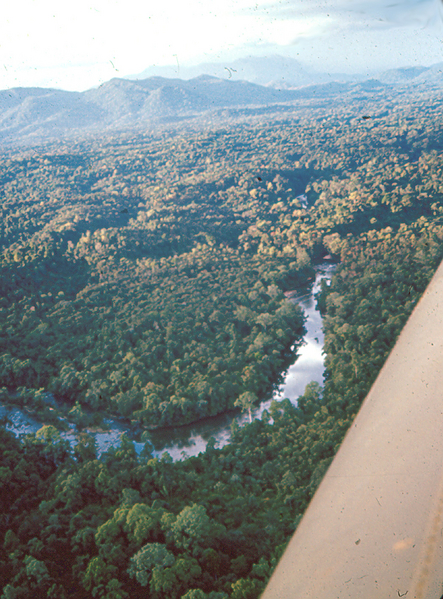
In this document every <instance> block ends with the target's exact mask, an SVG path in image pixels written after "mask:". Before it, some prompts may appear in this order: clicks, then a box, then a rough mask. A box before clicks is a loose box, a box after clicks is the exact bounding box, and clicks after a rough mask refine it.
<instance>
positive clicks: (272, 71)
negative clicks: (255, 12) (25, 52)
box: [0, 57, 443, 144]
mask: <svg viewBox="0 0 443 599" xmlns="http://www.w3.org/2000/svg"><path fill="white" fill-rule="evenodd" d="M260 60H261V59H244V60H243V61H237V62H236V63H233V64H231V65H230V66H229V67H223V66H222V65H219V66H218V68H219V69H226V70H225V72H224V74H223V73H221V74H222V77H215V76H212V75H207V74H204V75H202V74H200V75H198V76H196V77H193V78H191V79H182V78H178V77H174V78H168V77H164V76H158V75H154V76H148V77H145V75H147V74H149V73H150V72H151V71H150V70H148V71H145V72H143V73H142V74H141V75H140V78H115V79H111V80H110V81H107V82H106V83H103V84H102V85H100V86H99V87H97V88H93V89H90V90H87V91H84V92H68V91H63V90H58V89H48V88H13V89H9V90H4V91H0V143H2V144H16V143H36V142H37V143H39V142H40V141H43V140H46V139H54V138H60V137H65V136H70V135H78V134H81V133H86V132H91V131H99V130H115V129H123V128H137V127H153V126H155V125H156V124H158V123H162V122H163V123H164V122H167V121H171V120H174V119H177V118H182V119H183V118H191V117H195V116H198V115H201V114H204V113H207V112H210V111H220V110H223V109H226V108H235V107H245V106H268V105H275V104H283V103H288V102H296V101H299V100H302V99H303V100H306V99H309V98H316V99H318V98H329V97H334V96H337V95H343V94H345V95H349V96H350V97H358V95H359V94H362V93H363V94H364V93H371V94H374V93H383V92H384V90H386V89H390V88H396V89H398V90H401V89H405V88H406V87H411V86H412V87H417V86H426V87H438V88H441V86H442V83H443V74H442V70H443V64H438V65H433V66H432V67H411V68H402V69H395V70H390V71H386V72H384V73H379V74H377V77H376V78H375V77H373V78H367V77H366V78H365V77H363V76H355V77H354V76H353V77H351V76H349V75H347V76H345V75H343V76H341V75H328V74H321V73H313V72H312V73H309V72H308V71H306V70H305V69H303V67H302V66H301V65H299V63H298V62H297V61H293V60H292V59H283V58H282V57H277V58H276V57H274V58H272V57H271V58H269V59H267V60H264V61H263V62H260ZM273 65H274V67H275V68H273ZM193 68H194V69H197V67H193ZM204 68H207V69H208V70H211V69H212V70H214V65H212V66H211V65H206V66H205V65H201V66H200V67H199V69H200V70H201V69H204ZM165 69H166V67H165ZM197 70H198V69H197ZM186 73H187V74H189V73H191V71H189V72H188V71H186ZM186 73H185V74H186ZM291 73H292V74H291ZM272 76H274V78H273V79H271V77H272ZM240 77H241V78H240ZM246 77H248V78H249V79H250V80H249V81H247V80H245V78H246ZM284 78H285V85H280V84H279V82H280V83H281V81H283V79H284ZM259 80H260V81H261V82H264V81H267V85H263V84H262V83H261V84H259V83H256V82H255V81H259Z"/></svg>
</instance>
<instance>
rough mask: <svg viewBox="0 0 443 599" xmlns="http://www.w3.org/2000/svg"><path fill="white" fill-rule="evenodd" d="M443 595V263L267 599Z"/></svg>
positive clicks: (288, 551) (427, 598)
mask: <svg viewBox="0 0 443 599" xmlns="http://www.w3.org/2000/svg"><path fill="white" fill-rule="evenodd" d="M442 594H443V263H442V264H441V265H440V267H439V268H438V270H437V272H436V273H435V275H434V277H433V279H432V281H431V283H430V284H429V286H428V288H427V289H426V291H425V293H424V294H423V296H422V298H421V300H420V301H419V303H418V304H417V306H416V308H415V309H414V311H413V313H412V315H411V316H410V318H409V320H408V322H407V323H406V325H405V327H404V329H403V331H402V333H401V335H400V336H399V338H398V340H397V343H396V344H395V346H394V349H393V350H392V352H391V354H390V355H389V358H388V359H387V361H386V363H385V365H384V367H383V368H382V370H381V372H380V373H379V375H378V377H377V379H376V381H375V383H374V385H373V386H372V388H371V390H370V392H369V394H368V396H367V397H366V399H365V401H364V402H363V405H362V407H361V409H360V411H359V413H358V415H357V417H356V419H355V421H354V423H353V425H352V426H351V428H350V430H349V431H348V433H347V435H346V437H345V439H344V441H343V444H342V446H341V448H340V450H339V451H338V453H337V455H336V457H335V458H334V460H333V462H332V464H331V466H330V467H329V469H328V471H327V473H326V475H325V477H324V478H323V481H322V483H321V484H320V486H319V488H318V490H317V492H316V494H315V496H314V497H313V499H312V501H311V503H310V505H309V507H308V509H307V511H306V513H305V515H304V517H303V519H302V521H301V522H300V525H299V526H298V528H297V530H296V532H295V533H294V536H293V538H292V539H291V541H290V543H289V545H288V547H287V549H286V551H285V553H284V555H283V557H282V559H281V561H280V563H279V565H278V566H277V568H276V570H275V572H274V574H273V576H272V577H271V580H270V581H269V584H268V586H267V588H266V590H265V592H264V594H263V595H262V599H347V598H352V599H390V598H397V597H407V599H440V598H441V597H442Z"/></svg>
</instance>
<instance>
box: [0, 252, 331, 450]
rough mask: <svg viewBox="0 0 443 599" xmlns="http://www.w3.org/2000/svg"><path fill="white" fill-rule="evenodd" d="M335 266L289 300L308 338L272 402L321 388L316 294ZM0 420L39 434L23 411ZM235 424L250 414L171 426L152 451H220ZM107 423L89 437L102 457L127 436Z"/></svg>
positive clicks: (6, 411)
mask: <svg viewBox="0 0 443 599" xmlns="http://www.w3.org/2000/svg"><path fill="white" fill-rule="evenodd" d="M334 268H335V266H334V265H333V264H326V263H324V264H321V265H320V266H318V267H317V269H316V277H315V281H314V282H313V284H312V285H311V286H310V287H306V288H305V289H301V290H300V293H299V294H297V295H296V296H295V297H293V298H292V299H291V301H293V302H296V303H298V304H300V305H301V307H302V308H303V310H304V312H305V314H306V316H307V321H306V325H305V326H306V331H307V332H306V335H305V338H304V344H303V345H302V347H301V348H300V350H299V353H298V359H297V361H296V362H295V364H293V365H292V366H291V367H290V368H289V369H288V372H287V373H286V376H285V380H284V384H283V385H282V386H281V387H280V389H279V392H278V393H277V394H276V395H275V396H274V398H273V399H276V400H281V399H284V398H285V397H287V398H288V399H289V400H290V401H291V402H293V403H296V402H297V398H298V397H299V396H300V395H302V394H303V392H304V390H305V387H306V385H307V384H308V383H309V382H311V381H317V382H318V383H320V384H322V383H323V372H324V359H323V341H324V339H323V332H322V319H321V316H320V313H319V312H318V311H317V310H316V309H315V297H314V296H315V294H316V293H317V292H318V291H319V289H320V281H321V279H324V278H326V279H330V277H331V274H332V272H333V270H334ZM271 401H272V399H269V400H267V401H264V402H263V403H262V404H261V405H260V406H258V407H257V408H256V409H255V410H253V411H252V417H253V418H260V417H261V415H262V413H263V411H264V410H268V409H269V407H270V405H271ZM0 418H6V419H7V421H6V428H7V429H8V430H10V431H12V432H14V433H15V434H16V435H22V434H26V433H35V432H37V431H38V430H39V429H40V428H41V427H42V423H41V422H37V421H36V420H35V419H33V418H32V417H31V416H29V415H28V414H27V413H26V412H25V411H23V410H20V409H19V408H10V407H6V406H3V405H0ZM234 418H235V419H236V420H237V422H238V423H239V424H243V423H244V422H247V421H248V419H249V416H248V415H247V414H237V413H231V414H223V415H221V416H216V417H213V418H207V419H204V420H201V421H199V422H196V423H194V424H189V425H186V426H180V427H171V428H168V429H161V430H157V431H154V432H150V433H149V441H150V442H151V444H152V446H153V454H154V455H155V456H161V455H162V454H163V453H164V452H165V451H167V452H168V453H169V454H170V456H171V457H172V459H173V460H180V459H183V458H186V457H188V456H193V455H198V454H199V453H200V452H202V451H204V450H205V447H206V444H207V442H208V440H209V439H210V438H211V437H214V439H215V441H216V447H223V445H226V443H228V442H229V438H230V434H231V428H230V427H231V423H232V420H233V419H234ZM105 424H106V425H107V426H108V427H109V431H107V432H91V433H90V434H92V435H93V436H94V437H95V439H96V443H97V449H98V453H99V454H101V453H103V452H104V451H107V450H108V449H109V448H110V447H112V446H116V445H118V444H119V443H120V436H121V434H122V433H124V432H128V436H130V433H129V429H126V428H125V426H124V424H123V423H120V422H118V421H115V420H112V419H108V420H106V421H105ZM60 435H61V437H62V438H64V439H67V440H68V441H69V442H70V443H71V445H74V444H75V443H76V438H77V435H76V432H75V430H71V431H68V432H63V433H60ZM134 444H135V448H136V450H137V451H138V452H140V451H141V450H142V449H143V447H144V442H140V441H134Z"/></svg>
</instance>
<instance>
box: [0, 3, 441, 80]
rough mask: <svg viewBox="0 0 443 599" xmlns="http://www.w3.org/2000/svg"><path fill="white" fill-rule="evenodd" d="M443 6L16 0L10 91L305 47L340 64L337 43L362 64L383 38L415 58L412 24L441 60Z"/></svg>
mask: <svg viewBox="0 0 443 599" xmlns="http://www.w3.org/2000/svg"><path fill="white" fill-rule="evenodd" d="M440 5H441V1H440V0H402V1H399V0H397V1H396V0H281V1H279V2H274V3H269V0H187V1H186V2H183V0H162V1H161V2H158V1H157V0H155V1H154V0H145V1H144V2H139V0H124V1H123V0H88V1H86V0H77V1H76V2H75V3H66V2H60V0H15V2H9V3H5V6H3V7H2V19H1V20H0V88H3V89H4V88H6V87H13V86H19V85H26V86H27V85H43V86H53V87H62V88H65V89H79V90H81V89H86V88H88V87H91V86H93V85H99V84H100V83H102V82H103V81H106V80H107V79H110V78H111V77H114V76H125V75H127V74H130V73H137V72H140V71H142V70H144V69H145V68H146V67H148V66H150V65H167V64H176V63H177V62H178V63H179V64H183V65H185V64H196V63H198V62H205V61H208V60H217V59H218V60H227V59H229V60H232V59H234V58H237V57H239V56H241V55H243V54H246V53H248V54H251V53H252V54H263V52H265V51H269V52H279V53H281V54H287V55H291V56H296V54H297V52H298V53H299V58H300V59H301V60H304V61H307V62H311V63H312V64H313V63H315V61H316V55H318V56H321V59H320V58H319V59H318V60H317V62H319V61H323V62H325V61H326V62H328V60H329V62H331V61H330V56H328V48H329V47H333V48H334V52H335V56H336V62H337V64H338V62H340V61H341V64H342V65H343V68H345V66H346V64H349V65H350V63H352V64H353V65H354V66H353V67H352V68H354V70H356V69H358V60H360V61H362V60H363V62H364V61H365V60H367V58H368V52H369V53H370V52H374V56H376V57H377V56H378V51H376V47H378V45H379V44H381V45H385V46H386V47H388V46H389V48H390V50H389V52H390V57H392V58H395V56H397V57H398V60H400V61H403V64H405V63H404V60H405V55H404V54H403V55H402V52H403V51H405V50H407V52H406V54H407V55H408V57H409V55H410V54H411V52H410V50H411V48H409V47H408V48H406V47H404V45H402V41H401V39H400V38H401V36H400V35H398V32H400V31H407V35H406V37H405V39H406V38H407V39H408V44H410V43H411V40H410V36H411V35H412V33H413V32H416V34H417V40H420V41H419V44H420V47H419V48H418V52H417V60H419V59H420V58H419V57H422V58H421V60H423V61H424V62H426V63H427V64H429V63H430V62H437V61H438V60H439V59H440V55H439V46H438V43H437V41H438V36H439V35H440V33H441V32H440V29H438V27H439V23H440V21H439V15H440V13H439V10H440ZM384 30H385V31H387V32H388V33H389V32H391V31H393V30H396V31H397V33H396V34H395V35H391V33H389V35H388V36H387V37H385V38H384V41H383V35H382V34H380V35H378V34H377V33H376V32H377V31H381V32H383V31H384ZM356 32H361V37H360V38H359V39H358V38H356ZM377 36H378V37H377ZM408 36H409V37H408ZM426 36H427V37H426ZM440 37H441V36H440ZM394 39H395V40H396V41H395V44H393V43H392V40H394ZM423 40H424V41H423ZM436 40H437V41H436ZM338 42H339V43H338ZM440 46H441V45H440ZM357 58H358V60H357ZM377 60H378V58H377ZM337 68H339V66H337ZM349 68H351V67H349ZM339 70H340V68H339Z"/></svg>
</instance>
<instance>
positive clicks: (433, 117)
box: [0, 88, 443, 599]
mask: <svg viewBox="0 0 443 599" xmlns="http://www.w3.org/2000/svg"><path fill="white" fill-rule="evenodd" d="M442 144H443V119H442V103H441V94H440V93H437V92H432V91H425V90H422V91H420V89H416V90H413V91H403V92H402V93H397V92H395V93H394V92H390V91H389V89H384V88H383V89H381V88H380V89H379V88H377V89H375V91H374V92H373V93H368V92H361V94H357V93H354V94H347V95H346V94H345V95H337V97H336V98H335V99H334V102H333V103H332V104H331V103H330V101H329V100H320V99H315V100H303V101H300V102H298V103H295V104H288V105H284V106H279V107H269V108H267V109H264V108H261V109H260V110H258V109H257V110H255V109H253V108H251V109H243V110H241V111H240V110H237V111H234V110H232V111H228V110H226V111H224V112H223V114H218V115H214V116H212V117H211V115H210V114H208V115H206V116H205V117H202V118H201V119H199V120H194V121H192V122H187V121H183V122H177V123H175V124H165V125H164V126H162V127H159V128H157V129H155V130H146V131H144V132H143V131H137V132H133V131H124V130H122V131H121V132H112V134H106V133H102V134H100V135H97V136H94V137H89V138H88V137H84V138H80V139H78V140H76V141H73V140H66V141H59V142H51V143H47V144H45V145H42V146H35V147H22V148H16V149H8V150H7V151H6V150H5V151H4V153H3V154H2V155H1V156H0V193H1V197H2V202H1V207H0V210H1V215H0V226H1V229H0V244H1V254H0V260H1V263H0V268H1V275H0V387H1V390H0V398H1V401H2V402H3V403H8V402H9V403H14V404H16V405H20V406H22V407H24V408H26V409H27V410H30V411H32V412H33V413H34V414H36V415H37V416H38V417H39V418H40V419H41V421H42V425H43V426H42V429H41V430H40V431H39V432H38V433H37V434H36V435H27V436H25V437H23V438H20V439H17V438H15V437H14V435H12V434H11V433H9V432H8V431H7V430H5V428H2V429H0V456H1V458H0V505H1V510H0V536H1V542H0V582H1V587H2V589H3V594H2V595H1V597H2V599H15V598H21V597H34V598H36V599H39V598H40V597H41V598H43V597H45V598H46V597H50V598H73V599H84V598H87V597H91V598H92V597H94V598H103V599H123V598H125V597H130V598H131V599H136V598H138V597H140V598H142V597H143V598H146V597H152V598H153V599H228V598H230V599H256V598H257V597H258V596H259V595H260V593H261V591H262V590H263V588H264V585H265V584H266V581H267V580H268V578H269V576H270V573H271V572H272V569H273V568H274V566H275V564H276V562H277V560H278V558H279V556H280V555H281V553H282V551H283V549H284V547H285V545H286V543H287V541H288V540H289V538H290V536H291V535H292V533H293V532H294V530H295V528H296V526H297V523H298V521H299V520H300V518H301V516H302V514H303V511H304V510H305V508H306V506H307V504H308V502H309V500H310V498H311V497H312V495H313V493H314V491H315V489H316V488H317V486H318V484H319V482H320V481H321V478H322V476H323V474H324V472H325V471H326V469H327V467H328V465H329V463H330V461H331V459H332V457H333V456H334V453H335V452H336V450H337V449H338V447H339V445H340V443H341V440H342V439H343V436H344V434H345V432H346V430H347V428H348V427H349V426H350V424H351V422H352V419H353V417H354V416H355V414H356V413H357V411H358V409H359V406H360V404H361V402H362V400H363V399H364V397H365V395H366V393H367V391H368V390H369V388H370V386H371V384H372V382H373V381H374V379H375V377H376V376H377V373H378V371H379V369H380V368H381V366H382V365H383V362H384V360H385V359H386V357H387V355H388V353H389V351H390V349H391V348H392V346H393V344H394V342H395V340H396V338H397V336H398V334H399V332H400V330H401V328H402V326H403V324H404V323H405V321H406V319H407V318H408V316H409V314H410V312H411V311H412V309H413V307H414V305H415V303H416V302H417V300H418V298H419V297H420V294H421V293H422V292H423V291H424V289H425V287H426V285H427V283H428V282H429V280H430V278H431V277H432V274H433V272H434V271H435V269H436V267H437V266H438V264H439V262H440V260H441V258H442V256H443V242H442V240H443V220H442V215H443V202H442V199H443V177H442V174H443V153H442V150H441V148H442ZM326 254H329V255H330V256H331V257H332V258H333V259H334V260H335V261H336V262H337V268H336V271H335V275H334V276H333V279H332V282H331V284H330V285H329V286H328V285H326V284H324V285H323V286H322V290H321V292H320V294H319V296H318V307H319V309H320V310H321V312H322V314H323V316H324V330H325V346H324V347H325V352H326V375H325V382H324V387H320V386H319V385H318V384H315V383H313V384H311V385H308V387H307V388H306V391H305V393H304V395H303V396H302V397H301V398H299V401H298V405H297V406H294V405H292V404H291V403H290V402H289V401H288V400H284V401H282V402H280V403H277V402H273V404H272V407H271V410H270V413H269V414H268V413H265V415H264V417H263V419H262V420H260V421H259V420H255V421H253V422H252V423H251V424H247V425H245V426H243V427H238V426H235V425H233V427H232V437H231V442H230V443H229V444H228V445H226V446H225V447H223V448H222V449H217V448H216V447H214V443H209V444H208V448H207V450H206V452H205V453H204V454H200V455H199V456H198V457H193V458H189V459H186V460H184V461H182V462H176V463H173V462H172V460H171V459H170V457H169V456H168V455H166V454H165V455H164V456H163V458H161V459H158V458H153V457H152V455H151V454H150V449H149V446H148V445H146V447H145V450H144V451H143V452H142V454H141V456H137V454H136V452H135V449H134V446H133V444H132V443H131V442H130V441H129V440H128V439H127V438H123V440H122V444H121V446H120V447H118V448H114V449H112V450H110V451H109V452H107V453H105V454H104V455H103V456H102V457H101V458H100V459H97V453H96V447H95V446H94V441H93V439H92V438H91V437H89V436H88V435H87V433H85V434H83V435H82V436H81V437H80V439H79V442H78V444H77V446H76V447H75V448H74V449H71V448H70V446H69V444H68V443H67V442H65V441H63V440H62V439H61V438H60V436H59V430H60V429H63V426H66V425H65V424H64V423H65V420H63V419H64V418H68V419H69V420H70V421H72V422H76V423H77V424H78V425H79V426H83V427H86V428H87V427H88V426H92V425H93V424H95V425H97V424H100V422H101V420H102V418H103V416H104V415H114V416H117V417H120V418H124V419H126V420H128V421H131V422H132V424H133V425H134V426H135V425H137V426H138V427H141V428H142V429H150V428H156V427H160V426H165V425H172V424H183V423H187V422H192V421H195V420H198V419H200V418H203V417H206V416H210V415H215V414H220V413H223V412H226V411H228V410H232V409H234V408H235V407H240V408H242V409H247V408H248V406H250V405H252V404H254V403H256V402H258V401H260V400H261V399H264V398H267V397H270V396H271V394H272V392H273V391H274V390H275V389H276V388H277V387H278V385H279V383H280V382H281V380H282V375H283V374H284V372H285V370H286V369H287V368H288V366H289V365H290V364H291V363H292V362H293V361H294V360H295V358H296V354H297V349H298V348H299V347H300V344H301V343H302V338H303V333H304V316H303V314H302V312H301V310H300V309H299V308H298V307H297V306H295V305H294V304H292V303H291V302H289V301H288V300H287V299H286V297H285V295H284V292H285V291H289V290H293V289H296V288H297V287H300V286H302V285H304V284H306V283H307V282H308V281H309V280H310V279H312V276H313V273H314V266H315V265H316V264H318V263H319V262H320V261H321V260H322V259H323V258H324V256H325V255H326ZM47 392H51V393H52V394H53V395H54V396H55V397H56V398H57V400H58V404H57V409H54V408H53V406H52V404H51V405H50V404H49V403H48V402H47Z"/></svg>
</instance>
